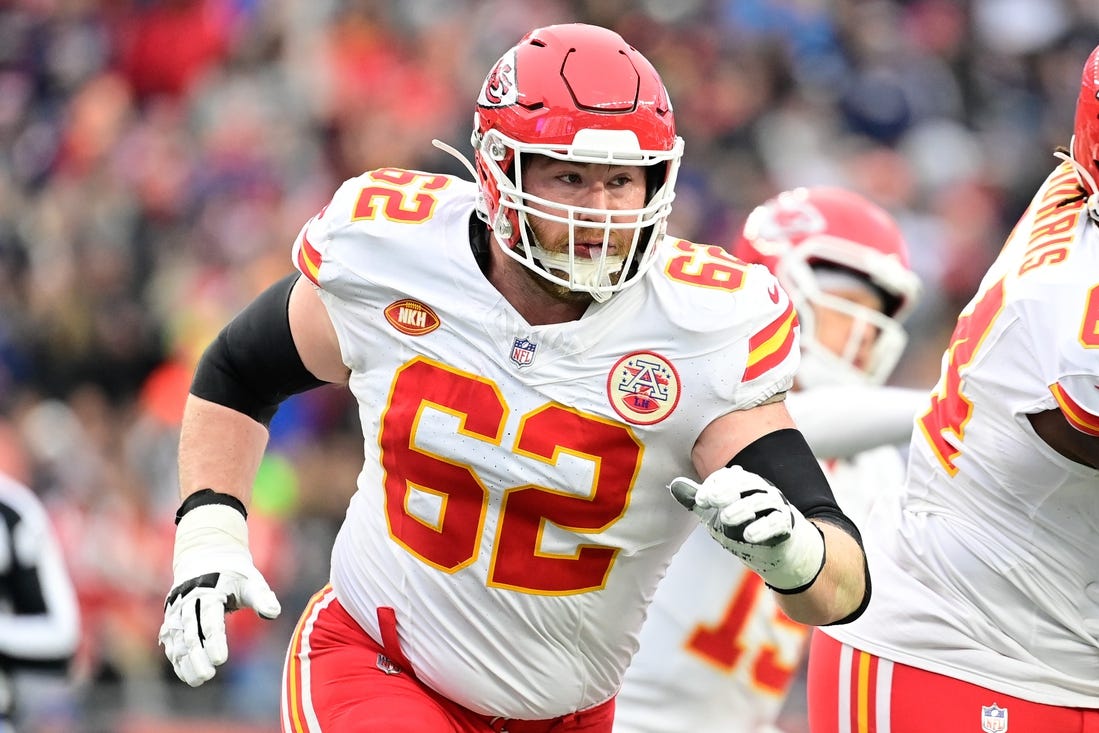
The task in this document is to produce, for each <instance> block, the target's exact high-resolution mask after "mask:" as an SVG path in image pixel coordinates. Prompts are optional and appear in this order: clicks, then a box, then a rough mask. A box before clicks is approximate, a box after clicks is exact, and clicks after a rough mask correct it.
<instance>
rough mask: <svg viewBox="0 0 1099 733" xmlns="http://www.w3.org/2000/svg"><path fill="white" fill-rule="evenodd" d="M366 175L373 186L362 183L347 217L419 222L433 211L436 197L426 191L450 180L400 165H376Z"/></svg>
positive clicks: (355, 219)
mask: <svg viewBox="0 0 1099 733" xmlns="http://www.w3.org/2000/svg"><path fill="white" fill-rule="evenodd" d="M367 177H368V178H370V180H371V181H373V182H374V185H371V186H363V188H362V190H361V191H359V197H358V198H357V199H356V200H355V208H354V209H352V211H351V220H352V221H359V220H360V219H377V218H379V217H381V218H383V219H388V220H389V221H396V222H401V223H404V224H419V223H421V222H425V221H427V220H428V219H430V218H431V217H432V216H433V215H434V214H435V205H436V204H437V203H438V202H439V199H438V198H436V197H435V196H434V195H432V194H431V193H429V192H430V191H438V190H439V189H441V188H445V187H446V185H447V184H448V183H450V179H449V178H447V177H446V176H440V175H435V174H432V173H417V172H416V171H406V170H402V169H401V168H379V169H378V170H374V171H370V173H368V174H367Z"/></svg>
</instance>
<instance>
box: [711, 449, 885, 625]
mask: <svg viewBox="0 0 1099 733" xmlns="http://www.w3.org/2000/svg"><path fill="white" fill-rule="evenodd" d="M728 465H729V466H734V465H735V466H740V467H742V468H744V469H745V470H747V471H751V472H752V473H755V474H758V475H760V476H762V477H763V478H765V479H767V480H768V481H770V482H771V483H772V484H774V485H775V486H776V487H778V489H779V491H781V492H782V493H783V495H784V496H785V497H786V499H787V500H788V501H789V502H790V503H791V504H793V505H794V506H796V507H797V508H798V510H799V511H801V513H802V514H804V515H805V516H806V517H811V518H813V519H816V520H818V521H821V522H827V523H828V524H831V525H833V526H836V527H838V528H840V529H842V530H843V531H844V532H846V533H847V534H849V535H851V537H853V538H854V540H855V542H857V543H858V544H859V547H862V534H860V533H859V528H858V527H856V526H855V523H854V522H852V521H851V519H850V517H848V516H847V515H846V514H844V513H843V510H842V509H840V507H839V504H837V503H836V497H835V495H834V494H833V493H832V487H831V486H830V485H829V484H828V478H827V477H826V476H825V475H824V471H823V470H822V469H821V467H820V463H819V462H818V461H817V458H816V456H814V455H813V451H811V450H810V449H809V444H808V443H806V442H805V438H804V437H803V436H802V434H801V432H800V431H799V430H795V429H794V428H784V429H782V430H776V431H775V432H773V433H768V434H767V435H764V436H763V437H762V438H760V439H759V440H757V441H755V442H753V443H751V444H749V445H748V446H747V447H746V448H744V449H743V450H742V451H740V452H739V453H737V454H736V455H735V456H734V457H733V459H732V460H731V461H729V463H728ZM863 577H864V578H865V582H866V590H865V592H864V593H863V597H862V602H861V603H860V604H859V606H858V608H856V609H855V611H854V612H853V613H851V615H849V616H846V617H845V618H842V619H840V620H839V621H836V622H834V623H835V624H845V623H849V622H851V621H854V620H855V619H857V618H858V617H859V616H861V615H862V612H863V611H865V610H866V606H867V604H868V603H870V593H871V588H870V567H869V565H867V564H866V557H865V553H864V554H863ZM829 625H832V624H829Z"/></svg>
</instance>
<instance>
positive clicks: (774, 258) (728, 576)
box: [614, 187, 926, 733]
mask: <svg viewBox="0 0 1099 733" xmlns="http://www.w3.org/2000/svg"><path fill="white" fill-rule="evenodd" d="M733 253H734V254H735V255H737V256H738V257H740V258H741V259H743V260H745V261H746V262H753V263H759V264H763V265H766V266H768V267H769V268H770V269H771V271H772V272H774V273H775V275H776V276H777V277H778V280H779V282H780V283H781V284H782V286H783V287H784V288H785V290H786V292H787V293H789V294H790V298H791V300H793V302H794V305H795V307H796V308H797V310H798V313H799V314H800V317H801V323H802V333H801V349H802V363H801V367H800V368H799V371H798V376H797V378H796V387H795V391H794V392H792V393H791V395H790V398H789V400H788V402H789V409H790V412H791V414H792V415H793V416H794V418H795V420H796V421H798V424H799V425H800V424H801V421H800V418H799V413H801V414H805V415H806V419H807V422H810V423H813V421H812V420H811V419H810V416H811V415H812V414H814V413H820V412H822V411H823V412H827V414H828V415H829V416H830V418H831V419H830V420H827V421H815V423H814V424H815V426H816V427H815V428H813V429H814V430H816V431H817V432H818V433H820V432H825V431H826V432H827V433H828V434H824V435H817V436H814V435H812V434H811V433H810V432H806V431H805V430H804V428H803V429H802V432H804V433H805V435H806V439H807V440H808V442H809V444H810V446H814V450H816V448H815V445H814V444H815V443H816V442H817V440H815V438H817V439H819V440H820V441H825V442H828V443H829V444H830V447H831V448H832V449H833V450H835V449H837V448H840V447H843V448H845V449H846V450H845V451H844V453H843V457H842V458H840V459H838V460H828V461H826V462H825V463H824V464H823V465H824V468H825V472H826V473H827V474H828V479H829V482H830V483H831V484H832V487H833V489H834V490H835V492H836V498H837V500H838V501H839V502H840V504H841V505H842V506H843V508H844V511H845V512H847V514H848V515H849V516H851V517H852V518H854V519H855V521H856V523H858V522H859V518H860V517H862V516H864V515H865V514H866V512H867V511H868V509H869V504H870V502H871V501H872V500H873V499H874V497H875V494H877V493H879V492H883V491H884V492H889V491H890V490H895V489H896V488H898V487H899V486H900V485H901V483H902V482H903V480H904V463H903V458H902V456H901V454H900V452H899V451H898V449H897V447H896V445H895V443H899V442H901V441H902V440H907V438H908V436H909V435H911V432H912V423H913V419H914V417H915V414H916V410H917V407H918V405H920V404H922V403H923V402H924V401H926V400H925V397H924V396H925V395H926V392H925V391H923V390H907V389H901V388H896V387H882V386H880V385H881V384H882V383H883V382H884V381H885V379H886V378H887V377H888V376H889V374H890V372H891V371H892V369H893V367H894V365H895V364H896V362H897V359H898V358H899V357H900V355H901V352H902V351H903V349H904V345H905V342H906V336H905V334H904V331H903V328H902V326H901V325H900V320H901V319H902V318H903V317H904V316H905V315H906V314H907V313H908V312H909V311H910V310H911V308H912V307H913V306H914V305H915V300H916V297H917V295H918V292H919V280H918V278H917V276H916V274H915V273H914V272H912V270H911V269H910V268H909V266H908V248H907V246H906V244H905V242H904V239H903V237H902V235H901V232H900V230H899V229H898V228H897V225H896V224H895V223H894V221H893V220H892V217H890V216H889V214H888V213H886V212H885V211H884V210H883V209H882V208H881V207H879V206H877V205H876V204H873V203H871V202H870V201H868V200H867V199H865V198H863V197H862V196H859V195H857V194H855V193H852V192H849V191H845V190H842V189H837V188H829V187H816V188H799V189H795V190H792V191H786V192H784V193H781V194H779V195H778V196H776V197H775V198H773V199H771V200H769V201H767V202H766V203H764V204H763V205H761V206H759V207H758V208H756V209H755V210H754V211H753V212H752V214H751V215H750V216H749V217H748V220H747V222H746V224H745V228H744V233H743V235H742V236H741V238H740V240H739V241H738V242H737V245H736V246H735V248H734V249H733ZM837 395H840V396H842V398H843V399H844V400H845V402H843V403H841V404H834V403H836V402H837V400H836V397H837ZM822 402H823V403H824V404H822ZM841 410H842V412H841ZM867 426H869V429H868V428H867ZM849 428H850V429H849ZM835 433H841V434H846V445H843V446H840V445H838V444H839V443H840V441H843V440H844V438H845V436H844V435H839V436H836V435H835ZM891 442H892V443H894V445H890V444H889V443H891ZM816 452H817V455H818V456H819V455H822V454H821V453H820V452H819V451H816ZM825 456H826V457H830V458H838V456H837V455H836V454H835V453H833V454H832V455H830V456H828V455H827V454H825ZM808 636H809V628H808V627H806V626H803V625H801V624H798V623H795V622H793V621H791V620H790V619H789V618H788V617H787V616H786V615H785V614H784V613H783V612H782V610H781V609H780V608H779V607H778V605H777V604H776V602H775V598H774V596H772V595H771V594H769V593H767V592H766V591H765V589H764V587H763V584H762V582H761V581H760V579H759V576H757V575H755V574H754V573H752V572H750V571H748V570H747V569H746V568H744V567H743V565H740V564H739V563H738V562H737V561H736V558H734V557H732V556H730V555H729V553H727V552H724V551H723V550H722V549H721V547H719V546H717V545H716V544H715V543H714V542H712V541H711V540H710V538H709V536H707V534H706V533H705V532H704V531H703V530H701V529H700V530H696V531H695V532H694V533H693V534H692V535H691V537H690V538H688V540H687V542H686V543H685V544H684V545H683V547H682V548H681V549H680V551H679V552H678V553H677V555H676V557H675V559H674V560H673V561H672V563H671V565H670V566H669V568H668V573H667V575H666V576H665V578H664V579H663V580H662V581H661V583H660V585H659V586H658V588H657V591H656V595H655V596H654V598H653V602H652V604H651V605H650V607H649V617H648V619H647V620H646V622H645V625H644V627H643V628H642V632H641V648H640V650H639V651H638V653H637V655H636V656H635V657H634V659H633V661H632V662H631V665H630V668H629V670H627V672H626V677H625V682H624V684H623V687H622V690H621V691H620V692H619V694H618V699H617V713H616V717H615V724H614V730H615V733H674V732H675V731H684V732H686V731H691V733H718V732H719V731H720V732H721V733H761V732H762V731H764V730H771V727H770V726H771V725H772V724H774V723H775V721H776V720H777V718H778V715H779V712H780V710H781V708H782V704H783V701H784V699H785V697H786V695H787V692H788V690H789V687H790V683H791V681H792V679H793V677H794V675H795V674H796V672H797V671H798V669H799V667H800V665H801V662H802V659H803V656H804V652H805V651H806V641H807V639H808Z"/></svg>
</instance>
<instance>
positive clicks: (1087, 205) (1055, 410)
mask: <svg viewBox="0 0 1099 733" xmlns="http://www.w3.org/2000/svg"><path fill="white" fill-rule="evenodd" d="M1097 94H1099V48H1097V49H1095V50H1094V51H1093V52H1092V53H1091V56H1090V57H1089V58H1088V60H1087V64H1086V66H1085V67H1084V73H1083V79H1082V84H1081V91H1080V97H1079V100H1078V102H1077V111H1076V122H1075V129H1074V136H1073V139H1072V143H1071V147H1070V151H1068V152H1069V155H1066V154H1065V152H1066V151H1060V152H1059V157H1062V158H1064V162H1063V163H1062V164H1061V165H1059V166H1058V167H1057V168H1055V169H1054V170H1053V172H1052V173H1050V175H1049V177H1048V178H1047V179H1046V181H1045V182H1044V183H1043V184H1042V186H1041V187H1040V188H1039V189H1038V191H1037V193H1036V194H1035V196H1034V198H1033V200H1032V201H1031V204H1030V206H1029V207H1028V208H1027V210H1026V212H1025V213H1024V214H1023V215H1022V217H1021V219H1020V220H1019V222H1018V224H1017V225H1016V226H1015V228H1014V230H1013V231H1012V233H1011V235H1010V236H1009V237H1008V240H1007V242H1006V244H1005V245H1004V248H1003V250H1002V251H1001V253H1000V255H999V257H998V258H997V259H996V261H995V262H994V263H993V264H992V266H991V267H990V268H989V271H988V273H987V274H986V275H985V277H984V279H983V280H982V281H981V284H980V287H979V288H978V291H977V294H976V295H975V296H974V298H973V300H972V301H971V302H970V303H969V305H968V306H966V308H965V309H964V310H963V311H962V314H961V315H960V316H959V318H958V321H957V325H956V327H955V329H954V333H953V336H952V339H951V343H950V346H949V348H948V349H947V351H946V353H945V354H944V355H943V359H942V372H941V376H940V380H939V383H938V385H937V386H936V388H935V389H934V391H933V392H932V393H931V396H930V400H929V404H928V405H926V406H925V407H924V409H923V410H922V411H921V414H920V416H919V417H918V418H917V421H916V430H915V431H914V432H913V436H912V443H911V451H910V458H909V465H908V475H907V480H906V483H905V485H904V487H903V493H902V495H901V497H900V500H899V501H898V502H888V503H886V502H879V503H877V504H875V506H874V509H873V510H872V512H871V519H870V521H868V522H867V525H866V526H867V528H868V529H867V532H868V538H867V546H866V548H867V555H868V557H869V561H870V567H871V568H872V569H873V571H874V600H873V601H872V602H871V603H870V607H869V608H868V609H867V611H866V614H865V615H864V616H863V617H862V618H860V619H859V620H858V621H857V622H856V623H855V624H853V625H852V626H851V628H849V629H840V628H838V627H834V628H832V629H829V630H828V631H827V633H815V634H814V635H813V641H812V646H811V651H810V660H809V713H810V726H811V729H812V730H813V732H814V733H837V732H840V733H847V732H849V731H850V732H852V733H854V732H859V733H868V732H871V731H874V732H876V733H915V732H916V731H920V732H921V733H922V732H923V731H927V732H928V733H931V732H934V733H938V732H939V731H970V730H971V731H993V732H996V731H1042V733H1046V732H1047V731H1049V732H1050V733H1052V732H1054V731H1056V732H1058V733H1060V732H1061V731H1089V730H1099V674H1097V669H1099V560H1097V555H1096V549H1095V548H1096V540H1097V538H1099V470H1097V469H1099V189H1097V188H1096V177H1097V175H1099V99H1097V96H1096V95H1097Z"/></svg>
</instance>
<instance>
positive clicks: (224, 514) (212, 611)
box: [158, 504, 282, 687]
mask: <svg viewBox="0 0 1099 733" xmlns="http://www.w3.org/2000/svg"><path fill="white" fill-rule="evenodd" d="M172 566H173V570H174V580H173V587H172V590H171V591H170V592H169V593H168V597H167V599H166V600H165V602H164V623H163V625H161V627H160V634H159V637H158V640H159V642H160V644H161V645H162V646H163V647H164V654H165V655H166V656H167V657H168V660H169V661H170V662H171V663H172V668H173V669H174V670H175V673H176V676H177V677H179V678H180V679H181V680H183V681H184V682H186V683H187V684H188V685H190V686H192V687H198V686H199V685H201V684H202V683H203V682H206V681H207V680H209V679H211V678H212V677H213V676H214V672H215V671H216V670H215V668H216V667H217V666H219V665H221V664H224V663H225V660H227V659H228V658H229V645H228V641H227V640H226V637H225V614H226V613H228V612H230V611H235V610H237V609H238V608H251V609H252V610H254V611H255V612H256V613H257V614H259V615H260V616H262V617H263V618H268V619H273V618H276V617H277V616H278V615H279V613H281V612H282V607H281V606H280V605H279V601H278V598H276V597H275V594H274V593H273V592H272V591H271V588H270V586H268V585H267V581H266V580H265V579H264V577H263V575H262V574H261V573H260V571H259V570H257V569H256V566H255V564H254V563H253V562H252V553H251V552H250V551H249V550H248V526H247V524H246V523H245V520H244V517H243V516H242V515H241V514H240V512H238V511H237V510H236V509H233V508H232V507H228V506H224V505H217V504H211V505H206V506H200V507H197V508H195V509H193V510H191V511H189V512H188V513H187V514H186V515H184V516H183V518H182V519H180V522H179V526H178V527H177V528H176V544H175V558H174V560H173V563H172Z"/></svg>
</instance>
